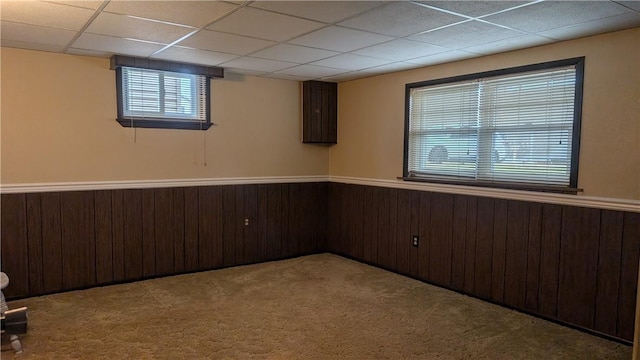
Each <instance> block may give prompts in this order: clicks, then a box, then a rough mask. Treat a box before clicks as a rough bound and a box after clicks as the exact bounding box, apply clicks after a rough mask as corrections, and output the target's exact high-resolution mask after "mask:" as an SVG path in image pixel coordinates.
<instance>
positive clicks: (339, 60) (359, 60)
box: [311, 54, 389, 70]
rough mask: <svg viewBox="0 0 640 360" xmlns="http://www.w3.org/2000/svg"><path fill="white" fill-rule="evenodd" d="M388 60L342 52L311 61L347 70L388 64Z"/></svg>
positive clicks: (314, 63) (315, 63)
mask: <svg viewBox="0 0 640 360" xmlns="http://www.w3.org/2000/svg"><path fill="white" fill-rule="evenodd" d="M388 63H389V61H388V60H384V59H379V58H372V57H369V56H362V55H355V54H342V55H337V56H334V57H330V58H328V59H324V60H320V61H316V62H313V63H311V65H318V66H325V67H330V68H336V69H345V70H360V69H365V68H370V67H374V66H380V65H383V64H388Z"/></svg>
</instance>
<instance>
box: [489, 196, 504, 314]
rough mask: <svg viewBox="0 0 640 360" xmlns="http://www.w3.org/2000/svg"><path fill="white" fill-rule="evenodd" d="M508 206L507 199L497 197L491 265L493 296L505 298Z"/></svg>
mask: <svg viewBox="0 0 640 360" xmlns="http://www.w3.org/2000/svg"><path fill="white" fill-rule="evenodd" d="M507 206H508V203H507V201H506V200H502V199H496V200H495V203H494V217H493V256H492V265H491V298H492V299H493V300H496V301H500V302H502V301H503V300H504V281H505V260H506V259H505V257H506V253H507Z"/></svg>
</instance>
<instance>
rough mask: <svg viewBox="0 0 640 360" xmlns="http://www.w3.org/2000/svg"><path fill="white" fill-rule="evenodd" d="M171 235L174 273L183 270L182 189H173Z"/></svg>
mask: <svg viewBox="0 0 640 360" xmlns="http://www.w3.org/2000/svg"><path fill="white" fill-rule="evenodd" d="M171 235H172V236H171V237H172V240H173V264H174V271H175V272H176V273H181V272H184V270H185V263H184V260H185V259H184V189H183V188H175V189H173V208H172V209H171Z"/></svg>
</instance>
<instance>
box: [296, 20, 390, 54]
mask: <svg viewBox="0 0 640 360" xmlns="http://www.w3.org/2000/svg"><path fill="white" fill-rule="evenodd" d="M392 39H393V38H392V37H389V36H385V35H379V34H373V33H370V32H366V31H361V30H354V29H347V28H344V27H340V26H330V27H327V28H324V29H320V30H317V31H314V32H312V33H310V34H307V35H303V36H300V37H298V38H295V39H293V40H290V41H288V42H289V43H290V44H295V45H303V46H310V47H315V48H319V49H327V50H333V51H341V52H346V51H351V50H355V49H359V48H362V47H365V46H369V45H374V44H379V43H382V42H385V41H389V40H392Z"/></svg>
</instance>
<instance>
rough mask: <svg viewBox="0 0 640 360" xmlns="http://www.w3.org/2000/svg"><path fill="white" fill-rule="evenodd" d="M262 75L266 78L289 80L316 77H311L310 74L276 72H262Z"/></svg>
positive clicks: (304, 79) (305, 79)
mask: <svg viewBox="0 0 640 360" xmlns="http://www.w3.org/2000/svg"><path fill="white" fill-rule="evenodd" d="M262 76H263V77H267V78H272V79H280V80H291V81H307V80H313V79H316V78H315V77H312V76H297V75H287V74H280V73H277V72H275V73H268V74H263V75H262Z"/></svg>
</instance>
